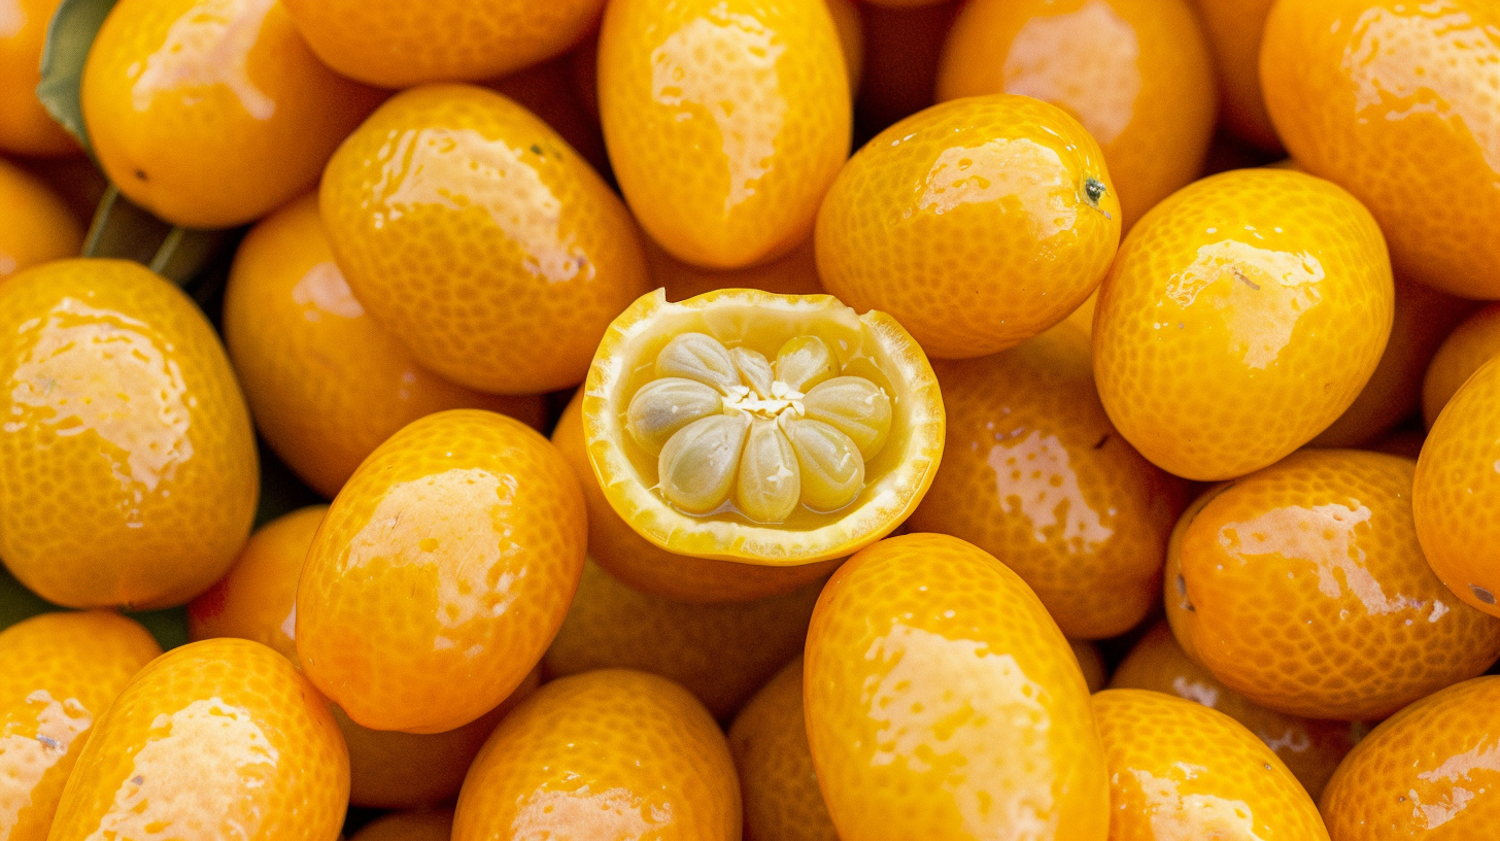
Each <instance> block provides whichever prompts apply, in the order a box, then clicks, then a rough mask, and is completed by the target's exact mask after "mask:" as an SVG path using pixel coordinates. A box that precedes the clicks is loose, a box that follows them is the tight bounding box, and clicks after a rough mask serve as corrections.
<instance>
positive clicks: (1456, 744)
mask: <svg viewBox="0 0 1500 841" xmlns="http://www.w3.org/2000/svg"><path fill="white" fill-rule="evenodd" d="M1497 729H1500V677H1496V676H1493V675H1491V676H1487V677H1479V678H1475V679H1473V680H1469V681H1465V682H1463V683H1460V684H1456V685H1454V686H1450V687H1448V688H1447V689H1444V690H1442V691H1440V692H1435V693H1433V694H1431V695H1429V696H1427V697H1426V698H1423V699H1422V700H1420V701H1418V702H1416V703H1414V704H1412V705H1411V706H1409V707H1407V708H1406V709H1403V710H1402V711H1400V712H1398V713H1396V714H1395V715H1393V716H1391V717H1390V718H1388V719H1386V720H1385V721H1384V722H1382V723H1381V725H1380V726H1379V727H1377V728H1375V730H1374V731H1372V732H1371V733H1370V735H1369V736H1367V737H1365V740H1364V741H1363V742H1360V743H1359V746H1358V747H1356V748H1355V749H1354V750H1353V751H1352V752H1350V754H1349V757H1348V758H1347V759H1345V760H1344V763H1343V764H1342V765H1340V766H1339V770H1338V772H1337V773H1336V774H1334V775H1333V779H1332V780H1330V781H1329V783H1328V789H1327V790H1326V791H1324V793H1323V799H1322V801H1321V803H1320V805H1321V807H1322V810H1323V819H1324V820H1325V821H1327V823H1328V832H1329V835H1331V836H1332V837H1333V841H1375V839H1377V838H1422V839H1431V841H1459V840H1460V839H1470V838H1486V837H1488V836H1489V834H1490V832H1491V831H1492V830H1493V829H1494V827H1495V826H1497V825H1500V763H1497V762H1496V761H1495V733H1496V731H1497Z"/></svg>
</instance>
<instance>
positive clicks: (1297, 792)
mask: <svg viewBox="0 0 1500 841" xmlns="http://www.w3.org/2000/svg"><path fill="white" fill-rule="evenodd" d="M1093 706H1094V716H1095V718H1097V719H1098V721H1099V735H1100V736H1101V737H1102V738H1103V740H1104V754H1105V757H1106V759H1107V761H1108V763H1109V775H1110V776H1109V778H1110V805H1111V806H1112V807H1113V808H1112V809H1111V814H1110V827H1109V837H1110V841H1191V840H1192V839H1236V838H1246V839H1249V838H1255V839H1263V840H1264V841H1274V839H1287V841H1317V839H1324V841H1326V839H1327V838H1328V830H1326V829H1324V828H1323V819H1322V818H1321V817H1320V816H1319V815H1318V807H1317V806H1316V805H1314V804H1313V800H1312V798H1311V797H1309V796H1308V795H1307V792H1306V791H1305V790H1304V789H1303V788H1302V785H1301V783H1299V782H1297V778H1296V777H1294V776H1292V772H1291V771H1288V770H1287V767H1286V766H1285V765H1283V764H1282V762H1281V760H1280V759H1279V758H1277V756H1276V754H1274V753H1272V752H1271V749H1270V748H1268V747H1266V745H1265V743H1264V742H1262V741H1261V740H1260V739H1258V738H1256V736H1255V734H1254V733H1251V732H1250V731H1249V730H1246V729H1245V728H1244V726H1242V725H1241V724H1240V723H1239V722H1237V721H1235V720H1234V719H1232V718H1230V717H1229V716H1227V715H1224V714H1223V713H1221V712H1219V711H1217V710H1213V709H1210V708H1208V707H1205V706H1202V705H1199V704H1196V703H1193V702H1192V701H1187V700H1183V699H1181V698H1174V697H1172V696H1170V695H1164V694H1162V693H1160V692H1151V691H1148V690H1144V689H1107V690H1105V691H1103V692H1100V693H1099V694H1098V695H1095V696H1094V697H1093Z"/></svg>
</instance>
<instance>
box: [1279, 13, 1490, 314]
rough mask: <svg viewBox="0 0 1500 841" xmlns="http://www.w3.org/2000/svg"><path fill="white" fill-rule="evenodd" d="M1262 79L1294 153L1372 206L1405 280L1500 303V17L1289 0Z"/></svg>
mask: <svg viewBox="0 0 1500 841" xmlns="http://www.w3.org/2000/svg"><path fill="white" fill-rule="evenodd" d="M1260 76H1261V84H1262V86H1263V87H1264V89H1265V95H1266V106H1267V108H1269V109H1270V112H1271V119H1272V120H1273V121H1274V122H1275V123H1276V130H1277V132H1278V133H1279V134H1280V135H1281V139H1282V140H1283V141H1284V142H1285V143H1286V148H1287V150H1288V151H1289V152H1291V153H1292V156H1293V157H1295V158H1296V159H1297V161H1298V162H1299V163H1300V164H1302V166H1304V167H1306V168H1307V171H1308V172H1311V173H1313V174H1315V175H1320V176H1322V177H1324V178H1328V179H1330V180H1332V181H1335V182H1337V183H1338V184H1341V185H1343V186H1344V187H1346V188H1347V189H1348V190H1349V191H1350V192H1351V193H1353V194H1354V195H1355V196H1357V197H1358V198H1359V200H1360V201H1362V202H1364V203H1365V205H1366V206H1367V207H1369V208H1370V211H1371V212H1372V213H1374V214H1375V218H1376V219H1378V220H1380V226H1381V228H1382V229H1383V230H1384V231H1385V232H1386V236H1388V237H1389V238H1390V246H1391V259H1392V262H1393V263H1395V265H1396V268H1397V270H1398V271H1401V272H1402V273H1403V274H1407V275H1409V276H1411V277H1412V278H1413V279H1415V280H1418V281H1420V282H1422V283H1426V284H1429V285H1431V286H1436V287H1437V288H1439V289H1444V290H1447V291H1449V292H1452V293H1454V294H1456V295H1462V296H1464V297H1468V298H1485V299H1492V298H1500V237H1496V236H1495V233H1494V220H1495V217H1496V216H1497V215H1500V7H1497V6H1496V5H1495V4H1494V3H1492V2H1489V0H1440V2H1434V3H1409V2H1406V0H1326V2H1319V3H1300V2H1286V1H1285V0H1284V2H1281V3H1277V4H1276V5H1275V6H1274V7H1272V9H1271V15H1270V17H1269V18H1268V19H1267V21H1266V28H1265V34H1264V40H1263V41H1262V44H1261V61H1260Z"/></svg>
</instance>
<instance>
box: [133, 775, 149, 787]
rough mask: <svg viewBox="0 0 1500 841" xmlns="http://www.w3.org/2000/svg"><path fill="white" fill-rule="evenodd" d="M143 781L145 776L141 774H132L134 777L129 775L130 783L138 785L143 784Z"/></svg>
mask: <svg viewBox="0 0 1500 841" xmlns="http://www.w3.org/2000/svg"><path fill="white" fill-rule="evenodd" d="M145 782H146V778H145V777H142V776H141V775H139V774H137V775H135V776H134V777H131V778H130V784H131V785H137V786H138V785H144V784H145Z"/></svg>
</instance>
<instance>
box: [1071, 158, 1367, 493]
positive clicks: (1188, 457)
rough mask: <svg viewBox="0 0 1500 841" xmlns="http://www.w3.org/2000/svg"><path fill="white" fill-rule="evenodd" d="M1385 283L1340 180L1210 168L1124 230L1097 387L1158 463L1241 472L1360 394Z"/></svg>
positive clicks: (1190, 475)
mask: <svg viewBox="0 0 1500 841" xmlns="http://www.w3.org/2000/svg"><path fill="white" fill-rule="evenodd" d="M1394 296H1395V292H1394V286H1393V281H1392V280H1391V268H1390V263H1389V261H1388V260H1387V258H1386V252H1385V241H1384V239H1383V238H1382V237H1381V234H1380V229H1379V228H1377V227H1376V226H1375V220H1374V219H1373V218H1371V216H1370V214H1369V212H1368V211H1366V210H1365V209H1364V208H1363V207H1362V206H1360V204H1359V202H1357V201H1355V200H1354V199H1353V198H1352V197H1351V196H1350V195H1349V194H1348V193H1346V192H1344V191H1343V190H1341V189H1339V188H1338V187H1337V186H1335V185H1333V184H1330V183H1329V182H1327V181H1323V180H1321V179H1317V178H1313V177H1312V176H1309V175H1304V174H1302V173H1299V172H1289V171H1286V170H1278V169H1242V170H1234V171H1231V172H1225V173H1222V174H1220V175H1214V176H1210V177H1208V178H1204V179H1203V180H1201V181H1198V182H1195V183H1193V184H1191V185H1189V186H1187V187H1184V188H1183V189H1181V190H1179V191H1177V192H1176V193H1174V194H1172V196H1170V197H1169V198H1167V199H1166V200H1165V201H1163V202H1162V203H1161V204H1159V205H1157V206H1156V207H1155V208H1153V209H1152V211H1151V212H1150V213H1148V214H1147V215H1146V217H1145V218H1143V219H1142V220H1141V222H1140V224H1138V225H1136V226H1135V228H1134V229H1132V230H1131V232H1130V236H1128V237H1126V239H1125V242H1124V244H1123V245H1121V246H1120V254H1119V256H1118V257H1117V258H1116V260H1115V263H1114V266H1113V267H1112V268H1111V269H1110V273H1109V277H1107V278H1106V279H1105V281H1104V284H1103V286H1101V287H1100V289H1099V303H1098V307H1097V309H1096V311H1095V313H1094V331H1093V332H1094V375H1095V377H1096V378H1097V380H1098V385H1099V397H1100V399H1102V400H1103V401H1104V408H1105V410H1106V411H1108V412H1109V417H1110V419H1111V420H1112V421H1114V424H1115V427H1116V428H1117V429H1119V430H1120V432H1121V433H1122V434H1123V435H1124V436H1125V438H1126V440H1128V441H1130V443H1132V444H1134V445H1135V447H1136V449H1137V450H1140V452H1141V455H1144V456H1145V457H1146V458H1148V459H1150V460H1151V461H1152V462H1154V463H1156V464H1157V465H1159V466H1161V467H1162V468H1164V469H1166V470H1168V471H1170V472H1172V473H1175V474H1177V475H1178V476H1182V477H1184V478H1187V479H1196V480H1199V481H1216V480H1219V479H1229V478H1233V477H1235V476H1243V475H1245V474H1246V473H1250V472H1252V471H1254V470H1258V469H1260V468H1262V467H1265V466H1266V465H1269V464H1272V463H1273V462H1275V461H1277V460H1278V459H1280V458H1282V457H1283V456H1285V455H1287V454H1288V453H1290V452H1292V451H1293V450H1295V449H1297V448H1298V447H1300V446H1301V445H1303V444H1305V443H1307V442H1308V441H1309V440H1311V439H1312V437H1313V436H1315V435H1317V434H1318V433H1319V432H1321V431H1323V429H1324V428H1325V427H1327V426H1328V425H1329V424H1331V423H1333V421H1334V420H1335V419H1337V418H1338V416H1339V415H1340V414H1342V413H1343V412H1344V410H1345V409H1347V408H1348V407H1349V405H1350V404H1351V403H1353V402H1354V399H1355V397H1356V396H1358V394H1359V392H1360V390H1361V389H1362V388H1364V386H1365V383H1366V382H1367V381H1368V380H1369V379H1370V375H1371V373H1373V372H1374V370H1375V367H1376V365H1377V364H1379V361H1380V355H1381V353H1382V352H1383V351H1384V350H1385V345H1386V340H1387V338H1388V336H1389V334H1390V326H1391V319H1392V317H1393V307H1394V304H1393V301H1394Z"/></svg>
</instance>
